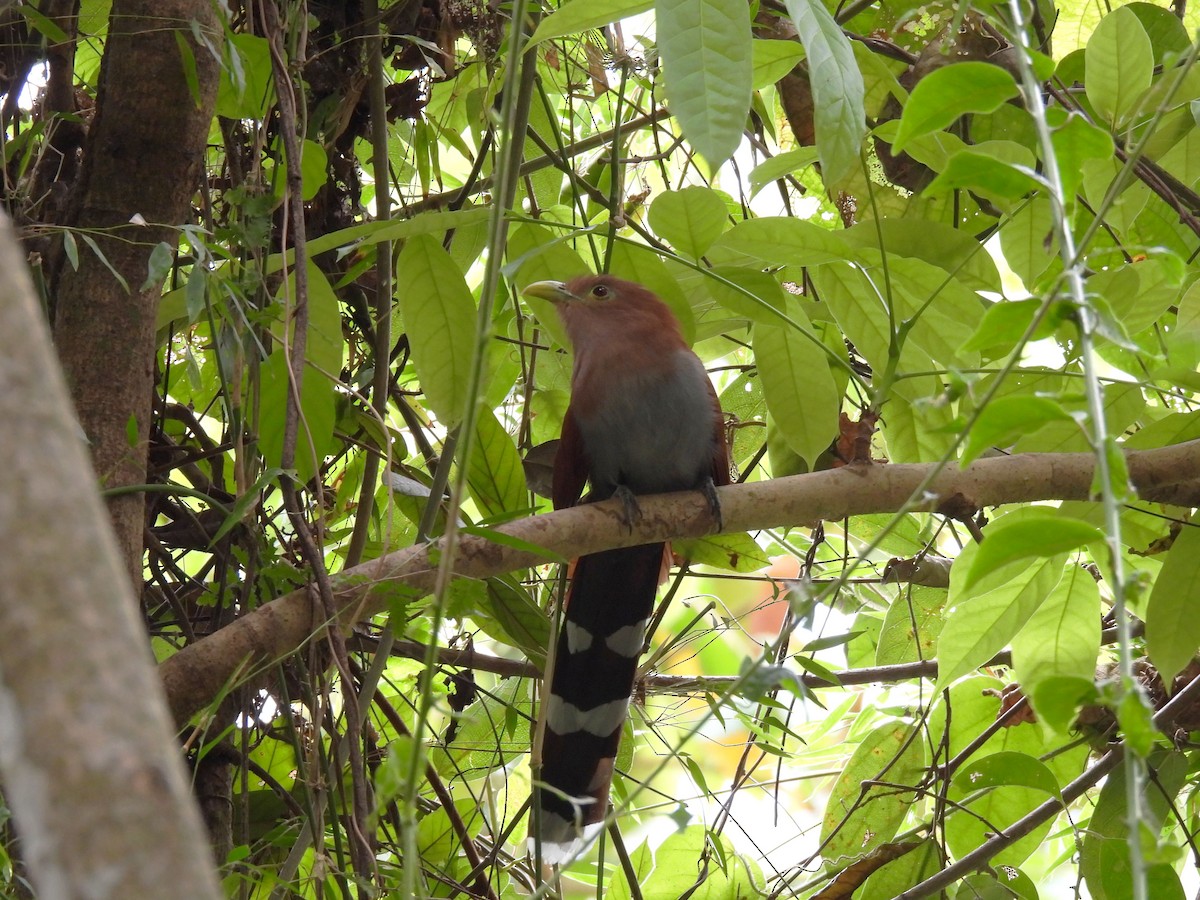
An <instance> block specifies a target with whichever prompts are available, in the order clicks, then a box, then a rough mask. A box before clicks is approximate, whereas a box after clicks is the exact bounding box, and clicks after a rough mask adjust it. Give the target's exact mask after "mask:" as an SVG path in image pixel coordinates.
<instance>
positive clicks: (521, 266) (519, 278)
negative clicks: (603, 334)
mask: <svg viewBox="0 0 1200 900" xmlns="http://www.w3.org/2000/svg"><path fill="white" fill-rule="evenodd" d="M508 259H509V263H508V265H509V267H512V268H515V269H516V272H515V274H514V275H513V276H512V278H513V281H515V282H516V284H517V285H518V286H519V287H524V286H525V285H528V284H533V282H535V281H570V280H571V279H572V278H574V277H576V276H577V275H590V274H591V269H589V268H588V265H587V263H585V262H584V261H583V258H582V257H581V256H580V255H579V254H578V253H576V252H575V251H574V250H572V249H571V247H570V246H568V245H567V243H566V242H565V241H564V240H562V239H558V238H555V236H554V232H552V231H551V230H550V229H549V228H546V227H545V226H543V225H533V224H530V223H528V222H523V223H521V224H520V225H518V226H517V227H516V228H514V229H513V230H512V232H511V233H510V234H509V236H508ZM521 299H522V300H523V301H524V302H525V303H526V304H527V305H528V306H529V308H530V309H531V310H533V314H534V315H535V316H537V320H538V325H539V326H541V327H542V328H543V329H545V330H546V331H547V332H548V333H549V334H550V336H551V337H552V338H554V342H555V343H556V344H558V345H559V346H560V347H570V346H571V343H570V341H569V340H567V332H566V329H564V328H563V325H562V320H561V319H560V318H559V317H558V312H557V310H555V308H554V304H553V303H551V302H550V301H548V300H539V299H538V298H537V297H522V298H521Z"/></svg>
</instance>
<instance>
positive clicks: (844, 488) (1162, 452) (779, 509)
mask: <svg viewBox="0 0 1200 900" xmlns="http://www.w3.org/2000/svg"><path fill="white" fill-rule="evenodd" d="M1127 459H1128V463H1129V473H1130V481H1131V483H1132V485H1133V486H1134V488H1135V489H1136V490H1137V493H1138V496H1139V497H1141V498H1142V499H1145V500H1152V501H1156V502H1160V503H1172V504H1177V505H1183V506H1192V505H1196V504H1197V503H1198V502H1200V485H1198V484H1197V482H1198V481H1200V441H1190V442H1188V443H1185V444H1175V445H1172V446H1169V447H1163V448H1161V449H1157V450H1141V451H1133V452H1130V453H1129V454H1128V456H1127ZM1093 462H1094V460H1093V457H1092V455H1091V454H1087V453H1025V454H1019V455H1016V456H1006V457H996V458H992V459H983V460H978V461H977V462H975V463H972V464H971V465H970V466H968V467H967V468H966V469H959V468H958V467H957V466H954V465H948V466H944V467H941V468H940V469H939V468H938V467H936V466H934V465H931V464H930V465H917V464H911V465H872V466H868V465H863V466H848V467H846V468H841V469H835V470H831V471H827V472H815V473H812V474H809V475H796V476H792V477H789V478H777V479H774V480H771V481H763V482H757V483H754V484H742V485H732V486H730V487H724V488H720V489H719V490H718V494H719V496H720V500H721V511H722V515H723V518H724V522H725V530H726V531H733V532H738V531H754V530H758V529H762V528H777V527H784V526H795V525H810V524H815V523H816V522H819V521H822V520H833V521H836V520H839V519H843V518H846V517H848V516H855V515H867V514H871V513H888V512H896V511H898V510H901V509H905V510H912V511H915V510H925V511H936V510H938V509H939V508H942V507H949V508H953V509H955V510H963V509H969V508H972V507H985V506H998V505H1000V504H1004V503H1024V502H1028V501H1032V500H1087V499H1089V493H1090V490H1091V485H1092V470H1093ZM917 492H920V496H916V494H917ZM639 506H640V508H641V511H642V518H641V520H640V521H639V522H638V523H637V526H636V527H635V528H634V529H633V530H632V531H630V530H629V529H628V528H627V527H626V525H625V524H624V523H623V522H622V507H621V506H620V504H619V503H616V502H612V501H609V502H605V503H595V504H590V505H586V506H579V507H575V508H574V509H567V510H560V511H558V512H554V513H548V514H546V515H540V516H533V517H531V518H527V519H520V520H517V521H514V522H509V523H507V524H505V525H502V526H499V527H497V528H496V529H495V532H496V533H497V534H498V535H503V536H506V537H507V538H510V539H516V540H517V541H519V542H522V543H523V544H524V545H525V546H527V547H537V548H543V550H544V553H538V552H534V551H532V550H522V549H516V548H515V547H513V546H511V543H508V544H500V543H497V542H495V541H492V540H488V539H487V538H484V537H479V536H474V535H468V536H463V537H462V538H461V540H460V543H459V547H458V552H457V557H456V563H455V567H454V570H455V572H456V573H457V574H458V575H460V576H462V577H466V578H487V577H490V576H493V575H501V574H503V573H505V572H511V571H514V570H517V569H523V568H528V567H529V566H533V565H538V564H541V563H544V562H546V561H547V560H548V559H553V558H555V557H558V558H573V557H576V556H581V555H584V554H587V553H595V552H597V551H599V550H604V549H607V548H611V547H629V546H634V545H636V544H643V543H649V542H652V541H665V540H672V539H675V538H689V537H699V536H701V535H704V534H706V533H708V532H709V531H710V530H711V527H712V520H711V518H710V515H709V511H708V504H707V501H706V500H705V499H704V497H703V496H702V495H701V494H700V493H699V492H695V491H693V492H687V493H680V494H665V495H662V496H658V497H646V498H640V499H639ZM437 552H439V545H438V544H436V543H435V544H432V545H421V546H418V547H411V548H409V549H407V550H401V551H398V552H396V553H389V554H388V555H386V556H382V557H380V558H379V559H375V560H372V561H370V562H367V563H363V564H362V565H359V566H355V567H354V568H352V569H348V570H346V571H345V572H342V573H340V574H339V575H337V576H335V577H334V579H333V587H334V595H335V599H336V602H337V608H338V610H339V616H340V624H341V626H342V627H343V628H350V627H351V626H352V625H353V624H354V623H355V622H358V621H361V620H363V619H366V618H369V617H371V616H374V615H377V614H379V613H381V612H383V611H384V610H385V609H387V607H388V601H389V599H391V598H394V597H396V595H397V592H399V591H404V592H406V593H409V594H412V595H415V596H422V595H424V594H427V593H429V592H430V591H431V590H432V588H433V582H434V574H435V570H436V565H435V564H434V563H432V562H431V561H430V559H431V554H436V553H437ZM319 609H320V603H319V600H318V599H317V598H315V596H314V595H313V594H312V593H311V592H310V591H309V590H307V589H305V590H300V591H295V592H293V593H291V594H287V595H286V596H283V597H280V598H278V599H277V600H273V601H271V602H270V603H267V604H265V605H264V606H261V607H259V608H258V609H256V610H254V611H253V612H251V613H249V614H247V615H245V616H243V617H242V618H240V619H238V620H237V621H235V622H233V623H232V624H230V625H228V626H226V627H225V628H223V629H221V630H220V631H218V632H216V633H215V634H212V635H209V636H208V637H206V638H203V639H202V640H199V641H197V642H196V643H194V644H191V645H189V646H187V647H185V648H184V649H183V650H181V651H179V652H178V653H176V654H175V655H174V656H172V657H170V658H168V659H167V660H166V661H164V662H163V663H162V664H161V666H160V667H159V669H160V673H161V675H162V678H163V683H164V685H165V687H166V690H167V696H168V698H169V700H170V704H171V710H172V712H173V714H174V716H175V721H176V723H177V724H179V725H183V724H184V723H186V722H187V721H188V719H190V718H191V717H192V716H193V715H195V714H196V713H197V712H198V711H200V710H201V709H203V708H205V707H206V706H208V705H209V704H210V703H212V701H213V700H214V698H216V697H217V696H218V695H219V693H220V692H221V690H222V689H223V688H225V687H227V686H229V685H230V684H231V683H232V682H233V681H234V680H235V676H237V675H238V674H239V673H242V672H245V671H247V670H248V669H255V668H259V667H262V666H264V665H267V664H269V663H271V662H272V661H274V660H279V659H282V658H283V657H285V656H286V655H287V654H289V653H291V652H292V651H294V650H295V649H297V648H298V647H300V646H302V645H303V644H304V643H305V642H306V641H307V640H309V638H311V637H312V636H313V635H314V634H315V633H319V631H320V629H321V627H322V625H323V622H322V619H321V615H320V613H319Z"/></svg>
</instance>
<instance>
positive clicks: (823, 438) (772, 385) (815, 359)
mask: <svg viewBox="0 0 1200 900" xmlns="http://www.w3.org/2000/svg"><path fill="white" fill-rule="evenodd" d="M791 314H792V317H793V318H795V319H798V320H799V321H800V322H801V324H803V325H804V326H805V327H808V328H811V326H810V325H809V323H808V318H807V316H805V315H804V312H803V311H802V310H801V309H800V308H799V307H795V308H793V309H792V310H791ZM754 356H755V360H756V362H757V363H758V373H759V377H760V379H761V380H762V385H763V395H764V396H765V397H766V401H767V409H769V410H770V411H771V416H772V417H773V419H774V421H775V424H776V425H777V426H778V428H779V429H780V431H781V432H782V433H783V436H784V439H785V440H786V441H787V443H788V446H789V447H791V448H792V450H794V451H795V452H796V453H798V454H800V456H801V457H803V458H804V460H805V461H806V462H807V463H808V464H809V467H810V469H811V468H812V467H813V465H814V464H815V463H816V460H817V457H818V456H820V455H821V454H822V453H823V452H824V451H825V450H826V449H827V448H828V447H829V445H830V443H831V442H832V441H833V440H834V439H835V438H836V437H837V433H838V412H839V410H840V408H841V398H840V397H839V396H838V390H837V385H836V384H835V383H834V380H833V375H832V374H831V373H830V371H829V364H828V363H827V362H826V360H825V357H824V355H823V354H820V353H818V352H817V351H816V349H815V348H814V346H813V344H812V342H811V341H809V340H808V339H806V338H805V337H804V336H803V335H801V334H800V333H799V332H797V331H796V330H795V329H793V328H791V327H788V326H786V325H772V324H767V323H759V324H757V325H755V326H754Z"/></svg>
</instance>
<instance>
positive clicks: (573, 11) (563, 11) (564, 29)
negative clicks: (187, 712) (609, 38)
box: [529, 0, 654, 44]
mask: <svg viewBox="0 0 1200 900" xmlns="http://www.w3.org/2000/svg"><path fill="white" fill-rule="evenodd" d="M653 5H654V3H653V0H571V2H570V3H564V4H563V5H562V6H560V7H559V8H558V9H556V10H555V11H554V12H552V13H551V14H550V15H548V16H546V18H544V19H542V21H541V22H540V23H539V24H538V27H537V29H536V30H535V31H534V32H533V36H532V37H530V39H529V42H530V44H536V43H539V42H540V41H551V40H554V39H555V38H560V37H565V36H566V35H568V34H578V33H579V32H581V31H589V30H591V29H593V28H600V27H602V26H604V25H608V24H609V23H610V22H616V21H617V20H618V19H624V18H626V17H628V16H636V15H638V14H639V13H644V12H645V11H646V10H648V9H650V7H652V6H653Z"/></svg>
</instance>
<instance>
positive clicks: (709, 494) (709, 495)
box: [700, 478, 725, 533]
mask: <svg viewBox="0 0 1200 900" xmlns="http://www.w3.org/2000/svg"><path fill="white" fill-rule="evenodd" d="M700 493H702V494H703V495H704V499H705V500H707V501H708V511H709V512H710V513H712V517H713V519H714V520H715V521H716V523H717V532H718V533H720V532H722V531H724V530H725V520H724V518H723V517H722V516H721V498H720V497H718V496H717V486H716V485H715V484H713V483H712V479H711V478H710V479H707V480H706V481H705V482H704V484H702V485H700Z"/></svg>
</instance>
